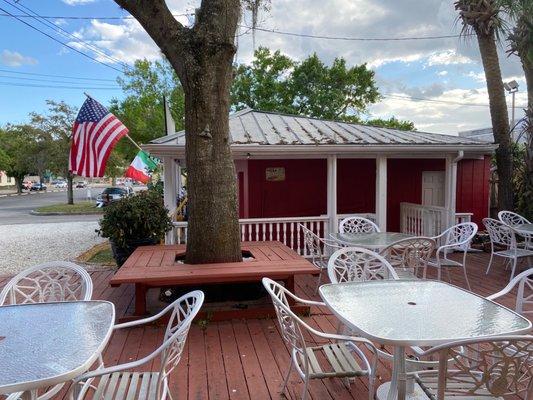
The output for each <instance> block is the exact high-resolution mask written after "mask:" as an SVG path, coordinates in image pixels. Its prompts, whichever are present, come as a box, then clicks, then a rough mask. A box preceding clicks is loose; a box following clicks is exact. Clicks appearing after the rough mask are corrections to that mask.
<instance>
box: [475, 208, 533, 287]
mask: <svg viewBox="0 0 533 400" xmlns="http://www.w3.org/2000/svg"><path fill="white" fill-rule="evenodd" d="M483 224H484V225H485V228H487V232H488V233H489V237H490V260H489V265H488V266H487V272H486V274H488V273H489V271H490V267H491V265H492V260H493V258H494V256H497V257H502V258H504V259H506V260H507V261H508V262H511V261H512V263H513V265H512V269H511V278H510V281H512V280H513V277H514V274H515V270H516V264H517V263H518V260H519V259H520V258H524V257H531V256H533V251H532V250H528V249H524V248H521V247H518V245H517V242H516V236H515V231H514V230H513V228H511V227H510V226H508V225H507V224H504V223H503V222H501V221H498V220H496V219H492V218H483ZM495 245H499V246H502V247H503V248H504V249H503V250H497V251H495V250H494V247H495Z"/></svg>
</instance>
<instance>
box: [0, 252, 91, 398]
mask: <svg viewBox="0 0 533 400" xmlns="http://www.w3.org/2000/svg"><path fill="white" fill-rule="evenodd" d="M92 294H93V282H92V280H91V276H90V275H89V274H88V273H87V271H85V269H84V268H83V267H80V266H79V265H77V264H74V263H71V262H67V261H52V262H47V263H44V264H39V265H34V266H33V267H30V268H28V269H25V270H24V271H22V272H20V273H19V274H17V275H15V276H14V277H13V278H11V279H10V280H9V282H7V284H6V285H5V286H4V288H3V289H2V291H1V292H0V306H5V305H17V304H31V303H48V302H54V301H76V300H91V297H92ZM100 362H101V360H100ZM63 385H64V384H63V383H61V384H58V385H55V386H52V387H49V388H46V389H43V392H42V393H41V394H40V395H39V396H38V397H37V399H38V400H47V399H51V398H52V397H53V396H55V395H56V394H57V393H58V392H59V391H60V390H61V388H62V387H63ZM21 395H22V393H11V394H10V395H9V396H7V398H6V400H16V399H19V398H20V396H21Z"/></svg>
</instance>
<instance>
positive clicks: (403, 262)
mask: <svg viewBox="0 0 533 400" xmlns="http://www.w3.org/2000/svg"><path fill="white" fill-rule="evenodd" d="M436 246H437V243H436V242H435V240H433V239H431V238H429V237H421V236H420V237H413V238H408V239H402V240H399V241H397V242H396V243H393V244H391V245H390V246H388V247H385V248H384V249H383V250H382V251H381V252H380V254H381V255H382V256H383V257H385V259H387V261H389V262H390V264H391V265H392V266H393V267H395V268H396V267H400V268H409V269H411V268H412V269H413V270H414V271H415V272H416V271H417V270H418V268H425V267H426V266H427V264H428V261H429V259H430V257H431V255H432V254H433V251H434V250H435V247H436Z"/></svg>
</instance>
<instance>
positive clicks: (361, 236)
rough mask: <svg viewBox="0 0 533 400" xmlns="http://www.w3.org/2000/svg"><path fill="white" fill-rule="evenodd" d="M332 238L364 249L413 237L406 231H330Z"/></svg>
mask: <svg viewBox="0 0 533 400" xmlns="http://www.w3.org/2000/svg"><path fill="white" fill-rule="evenodd" d="M330 236H331V238H332V239H333V240H335V241H336V242H338V243H341V244H343V245H345V246H355V247H363V248H365V249H378V250H379V249H384V248H385V247H387V246H389V245H391V244H393V243H396V242H397V241H398V240H403V239H408V238H410V237H413V235H409V234H407V233H399V232H374V233H330Z"/></svg>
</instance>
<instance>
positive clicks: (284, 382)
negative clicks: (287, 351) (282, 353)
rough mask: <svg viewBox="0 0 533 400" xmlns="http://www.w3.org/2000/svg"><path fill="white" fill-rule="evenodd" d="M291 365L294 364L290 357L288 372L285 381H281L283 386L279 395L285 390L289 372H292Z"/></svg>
mask: <svg viewBox="0 0 533 400" xmlns="http://www.w3.org/2000/svg"><path fill="white" fill-rule="evenodd" d="M293 364H294V360H293V358H292V357H291V363H290V365H289V370H288V371H287V375H286V376H285V379H284V380H283V385H282V386H281V393H283V392H284V391H285V389H286V388H287V383H289V376H291V371H292V365H293Z"/></svg>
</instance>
